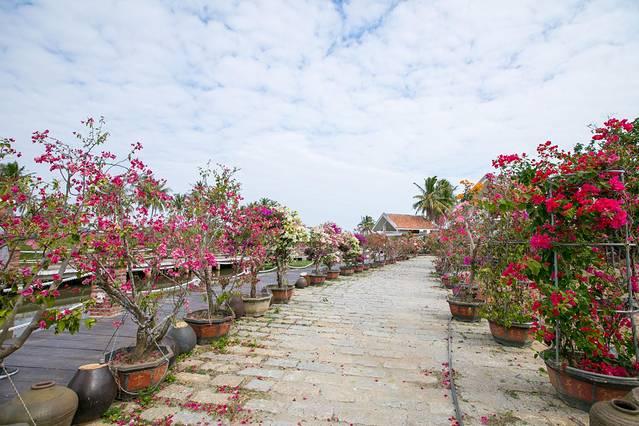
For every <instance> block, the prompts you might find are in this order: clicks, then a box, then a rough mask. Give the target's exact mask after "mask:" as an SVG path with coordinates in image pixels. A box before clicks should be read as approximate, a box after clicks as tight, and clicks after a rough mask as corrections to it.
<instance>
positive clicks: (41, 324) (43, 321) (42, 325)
mask: <svg viewBox="0 0 639 426" xmlns="http://www.w3.org/2000/svg"><path fill="white" fill-rule="evenodd" d="M38 327H40V330H44V329H45V328H47V322H46V321H45V320H40V322H39V323H38Z"/></svg>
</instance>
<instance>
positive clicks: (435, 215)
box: [413, 176, 455, 220]
mask: <svg viewBox="0 0 639 426" xmlns="http://www.w3.org/2000/svg"><path fill="white" fill-rule="evenodd" d="M413 185H415V186H416V187H417V188H418V189H419V194H417V195H415V196H413V198H414V199H415V200H417V201H416V202H415V203H413V208H414V209H415V212H416V213H417V214H422V215H424V216H425V217H426V218H428V219H430V220H437V219H439V218H440V217H442V216H444V215H445V214H446V213H447V212H448V211H449V210H450V209H451V208H452V207H453V206H454V205H455V195H454V192H455V187H454V186H453V185H452V184H451V183H450V182H449V181H448V180H446V179H438V178H437V176H431V177H427V178H426V179H424V186H423V187H422V186H420V185H418V184H416V183H413Z"/></svg>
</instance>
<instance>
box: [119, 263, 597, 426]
mask: <svg viewBox="0 0 639 426" xmlns="http://www.w3.org/2000/svg"><path fill="white" fill-rule="evenodd" d="M430 268H431V263H430V260H429V259H428V258H425V257H420V258H416V259H412V260H409V261H406V262H402V263H399V264H395V265H389V266H386V267H384V268H383V269H381V270H374V271H369V272H366V273H362V274H357V275H354V276H352V277H342V278H340V279H339V280H337V281H333V282H329V284H327V285H323V286H316V287H309V288H306V289H303V290H297V291H296V294H295V295H294V299H293V301H292V302H291V303H290V304H288V305H280V306H272V307H271V309H270V311H269V313H268V314H267V315H266V316H264V317H262V318H257V319H254V318H250V319H243V320H241V321H238V322H237V323H236V324H235V326H234V331H233V333H232V335H231V336H229V339H227V342H223V343H220V344H218V345H215V346H213V345H212V346H206V347H198V349H197V350H196V351H195V353H194V354H193V355H192V356H191V357H189V358H188V359H185V360H182V361H180V362H178V365H177V368H176V372H175V373H174V374H172V375H171V376H170V377H169V380H168V382H169V383H168V384H167V385H166V386H165V387H164V388H163V389H162V390H161V391H160V392H159V393H157V394H156V395H155V397H154V398H146V399H144V401H143V405H142V406H139V405H138V404H134V403H129V404H127V405H124V406H123V408H122V410H118V409H116V410H115V411H114V410H112V413H113V417H112V420H116V419H122V420H125V419H128V418H129V417H130V414H129V413H130V412H133V411H135V413H136V414H135V416H139V417H136V418H135V419H134V420H133V423H134V424H138V423H141V422H142V421H144V422H149V423H155V424H197V423H198V422H199V423H200V424H213V425H215V424H221V425H226V424H264V425H296V424H305V425H307V424H326V423H331V424H362V425H451V424H452V422H451V419H452V416H453V415H454V410H453V404H452V401H451V398H450V394H449V393H450V391H449V389H448V387H449V381H448V379H447V377H448V374H449V371H448V365H447V320H448V316H449V314H448V306H447V304H446V301H445V297H446V291H445V290H444V289H441V288H439V285H438V283H437V282H436V281H435V280H433V279H431V278H430V272H431V269H430ZM224 343H226V344H224ZM454 343H455V344H454V351H455V355H454V356H455V358H456V361H455V362H456V364H455V365H454V367H455V369H456V370H457V372H456V377H458V380H459V392H460V397H461V404H462V409H463V411H464V413H465V424H493V425H505V424H534V425H537V424H582V423H580V422H584V423H583V424H585V423H586V421H585V419H586V416H585V415H584V414H583V413H580V412H577V411H575V410H571V409H569V408H567V407H566V406H565V405H563V404H562V403H561V402H560V401H559V400H557V399H556V398H554V395H553V394H552V388H550V385H549V384H548V383H547V378H546V377H544V375H542V374H540V373H539V372H538V371H537V369H538V368H539V367H540V363H539V361H537V360H534V359H533V356H532V354H533V352H532V351H531V350H530V349H524V350H512V349H509V348H506V349H502V348H501V347H499V346H498V345H497V344H496V343H493V342H492V339H491V338H490V334H489V332H488V327H487V325H486V323H485V322H483V323H481V324H473V325H466V324H459V323H456V324H454ZM462 344H463V346H462ZM469 345H470V346H469ZM542 402H543V403H548V402H550V403H551V404H552V407H551V408H550V409H549V410H546V409H545V408H544V406H543V405H541V403H542ZM521 410H525V412H524V414H521V412H522V411H521ZM540 411H544V412H543V413H542V412H540ZM482 416H485V418H484V419H483V420H482V418H481V417H482ZM515 417H517V418H515ZM571 417H572V418H573V420H571ZM518 419H520V420H521V421H520V420H518Z"/></svg>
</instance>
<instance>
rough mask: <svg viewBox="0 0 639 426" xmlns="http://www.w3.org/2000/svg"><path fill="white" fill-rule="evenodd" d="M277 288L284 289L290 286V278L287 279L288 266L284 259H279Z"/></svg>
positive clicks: (277, 261)
mask: <svg viewBox="0 0 639 426" xmlns="http://www.w3.org/2000/svg"><path fill="white" fill-rule="evenodd" d="M276 263H277V286H278V287H280V288H282V287H285V286H287V285H288V278H287V277H286V269H287V264H286V262H285V261H283V260H282V259H279V258H278V259H277V260H276Z"/></svg>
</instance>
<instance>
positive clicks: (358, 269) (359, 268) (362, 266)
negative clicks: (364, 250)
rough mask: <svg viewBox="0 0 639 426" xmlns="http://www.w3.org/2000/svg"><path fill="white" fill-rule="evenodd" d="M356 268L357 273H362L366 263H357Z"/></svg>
mask: <svg viewBox="0 0 639 426" xmlns="http://www.w3.org/2000/svg"><path fill="white" fill-rule="evenodd" d="M354 270H355V273H356V274H357V273H360V272H364V265H361V264H360V265H356V266H355V269H354Z"/></svg>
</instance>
